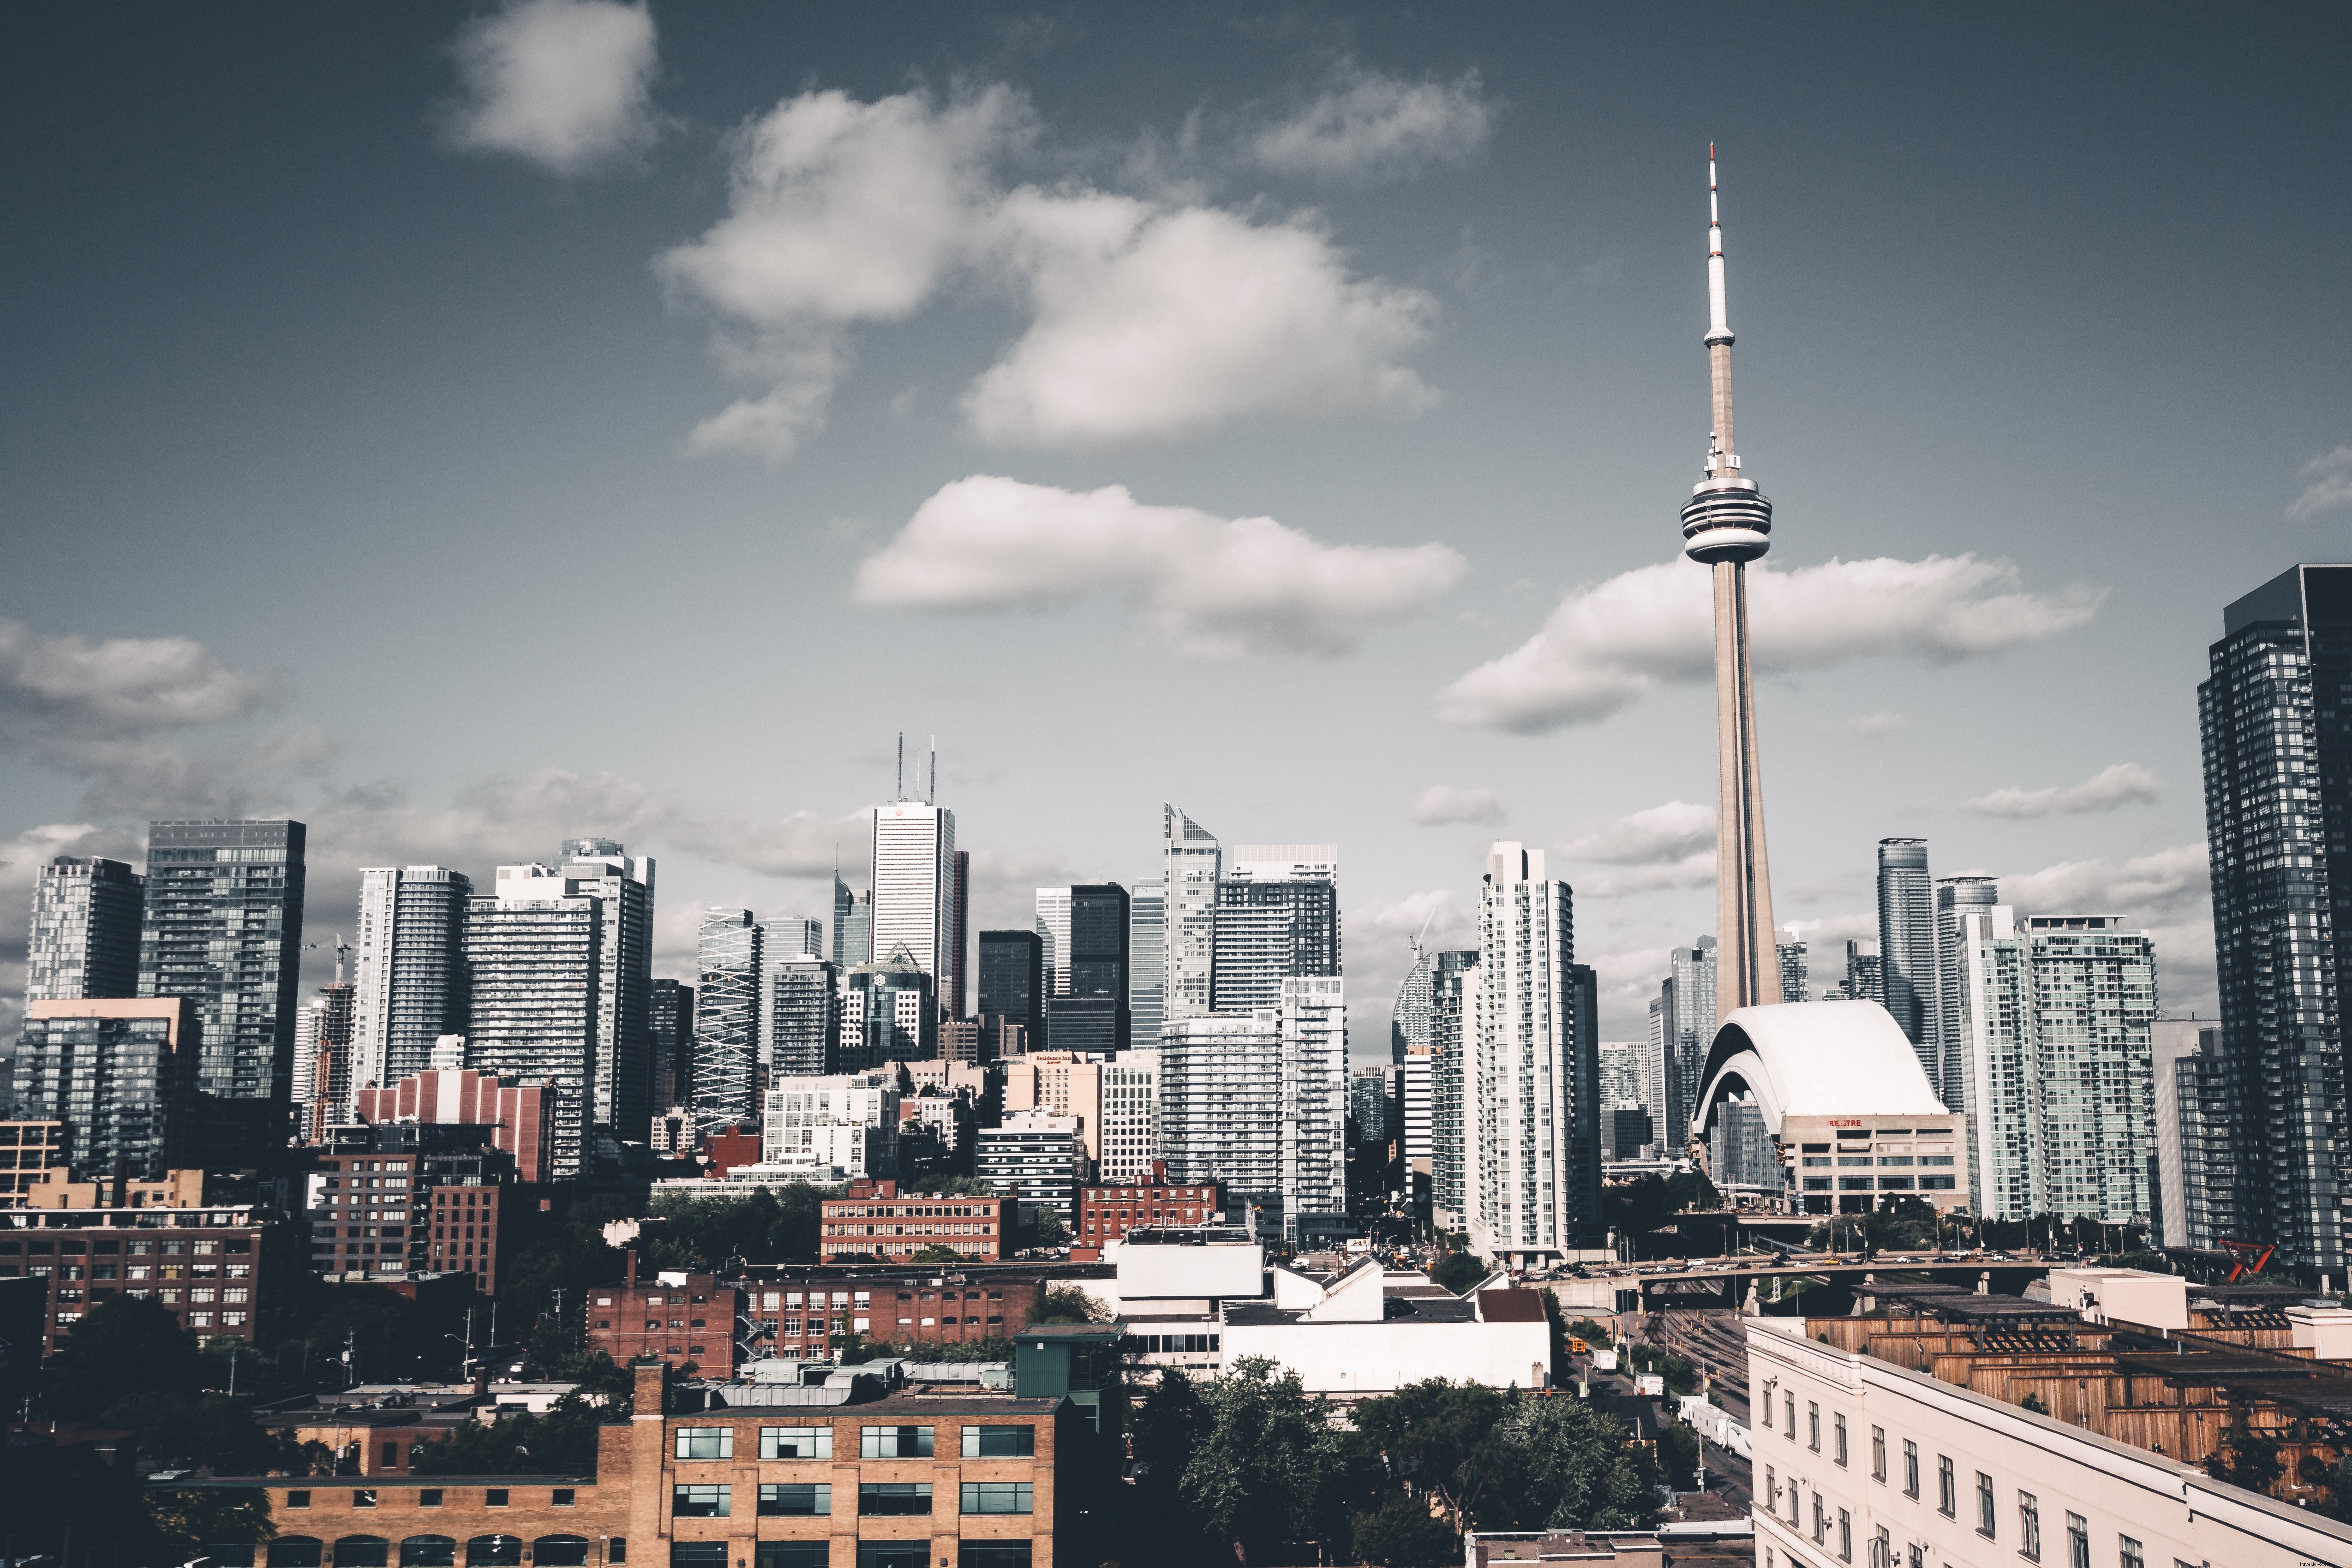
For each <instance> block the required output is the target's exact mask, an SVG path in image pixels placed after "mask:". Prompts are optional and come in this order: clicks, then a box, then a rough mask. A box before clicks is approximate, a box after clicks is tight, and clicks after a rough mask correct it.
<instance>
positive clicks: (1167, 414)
mask: <svg viewBox="0 0 2352 1568" xmlns="http://www.w3.org/2000/svg"><path fill="white" fill-rule="evenodd" d="M1036 136H1037V125H1036V121H1035V117H1034V113H1033V111H1032V110H1031V109H1030V107H1029V104H1028V101H1027V100H1026V99H1024V97H1022V95H1020V94H1019V93H1017V92H1015V91H1013V89H1010V88H1006V87H1003V86H1001V85H998V86H990V87H987V88H984V89H978V90H974V91H969V92H965V93H961V94H959V95H957V96H955V97H953V98H951V99H950V100H946V101H944V102H941V101H939V100H934V99H933V98H931V97H930V96H929V95H927V94H921V93H901V94H898V95H896V96H893V97H889V98H884V99H880V100H876V101H875V102H872V103H865V102H860V101H858V100H855V99H853V98H851V97H849V96H848V95H847V94H845V93H842V92H839V91H824V92H810V93H803V94H802V95H800V96H798V97H795V98H791V99H787V100H784V101H783V102H782V103H780V104H778V105H777V107H776V108H775V109H774V110H772V111H771V112H769V113H768V114H767V115H765V116H764V117H762V118H761V119H759V120H757V121H752V122H751V123H750V124H749V125H747V126H746V127H744V129H743V130H742V131H741V132H739V133H738V134H737V135H736V136H735V137H734V138H733V139H732V141H731V142H730V158H731V161H732V177H731V181H730V198H729V211H728V214H727V216H725V217H723V218H721V219H720V220H719V222H718V223H716V224H715V225H713V226H711V227H710V228H709V231H708V232H706V233H705V234H704V235H703V236H702V237H700V238H698V239H697V240H695V241H693V242H691V243H689V244H687V245H682V246H679V247H677V248H675V249H673V250H671V251H670V252H669V253H668V254H667V255H666V256H664V257H662V258H661V259H660V261H659V262H658V263H657V267H656V270H657V271H658V272H659V274H660V275H661V277H662V278H663V279H665V280H666V281H667V283H668V284H669V286H670V287H671V289H673V291H674V292H676V293H677V295H678V296H680V297H681V298H685V299H688V300H694V301H697V302H698V303H700V304H702V305H704V306H706V307H708V308H709V309H710V310H713V311H714V312H715V313H716V314H717V316H718V318H719V321H720V323H721V337H720V340H719V343H718V344H717V345H716V352H717V353H718V356H719V360H720V362H721V363H722V365H723V366H724V367H725V368H726V369H727V370H728V371H729V372H730V374H733V375H734V376H735V377H737V378H738V379H740V380H742V381H746V382H749V383H751V384H754V385H756V386H757V387H758V388H759V390H758V391H756V392H754V393H752V394H751V395H748V396H746V397H745V398H743V399H742V400H741V401H740V402H738V403H736V404H734V405H731V406H730V407H729V408H728V409H726V410H725V411H724V412H722V413H720V414H719V415H717V416H713V417H712V418H710V419H708V420H706V421H704V422H703V423H702V424H701V425H700V426H698V427H697V429H696V430H695V432H694V434H693V435H692V436H691V437H689V439H688V447H689V449H690V450H692V451H696V452H719V451H738V452H744V453H748V454H751V455H752V456H756V457H760V458H765V459H767V460H770V461H779V460H782V458H788V457H790V456H791V455H792V453H793V450H794V449H795V448H796V447H797V446H798V444H799V443H800V442H801V441H802V440H803V439H804V438H805V437H807V435H808V434H809V433H810V432H811V431H813V430H814V429H815V428H816V427H817V426H819V425H820V424H821V423H822V421H823V419H824V411H825V405H826V403H827V401H828V399H829V398H830V396H831V395H832V392H833V389H834V387H835V385H836V384H838V382H839V381H840V379H841V377H842V376H843V375H844V374H846V372H847V369H848V367H849V363H850V337H849V334H850V332H851V330H852V329H853V328H855V327H857V326H859V325H862V324H868V323H877V322H888V321H903V320H905V319H907V318H908V317H909V316H911V315H913V314H914V313H915V312H916V311H918V310H921V309H923V308H924V307H926V306H927V305H929V304H931V303H932V302H933V301H935V300H938V299H940V298H941V297H942V296H943V295H944V294H946V293H947V292H948V291H949V290H950V289H951V288H952V287H954V286H957V285H961V286H962V287H963V288H964V289H965V290H966V291H967V292H968V293H976V294H985V293H995V294H999V295H1006V296H1010V297H1011V298H1013V300H1015V301H1017V302H1018V303H1019V305H1020V306H1021V307H1022V308H1023V309H1024V310H1025V311H1026V313H1027V318H1028V319H1027V322H1026V325H1025V327H1024V330H1023V331H1021V332H1020V333H1019V335H1018V336H1017V337H1016V339H1015V340H1014V342H1013V343H1012V344H1011V346H1010V347H1009V348H1008V349H1007V350H1006V351H1005V353H1004V354H1003V357H1002V358H1001V359H1000V360H999V361H998V363H996V364H994V365H993V366H992V367H991V368H989V369H988V370H987V371H986V372H984V373H983V374H982V375H981V376H980V377H979V378H978V379H977V380H975V381H974V382H973V383H972V384H971V386H970V387H969V388H968V389H967V390H966V393H965V395H964V397H963V402H962V406H963V410H964V415H965V417H966V420H967V423H968V424H969V426H970V428H971V431H972V433H973V434H974V435H976V436H978V437H980V438H981V439H982V440H986V441H990V442H995V443H1002V444H1007V445H1033V446H1052V447H1071V446H1081V445H1088V444H1096V443H1102V442H1115V441H1132V440H1154V439H1166V438H1171V437H1182V436H1188V435H1193V434H1198V433H1200V432H1202V431H1207V430H1212V429H1214V428H1217V427H1218V426H1222V425H1223V424H1225V423H1227V422H1229V421H1232V420H1234V419H1240V418H1246V417H1250V416H1260V415H1265V414H1298V415H1315V414H1327V415H1328V414H1331V413H1337V412H1349V411H1355V410H1362V409H1382V410H1393V411H1400V412H1405V413H1412V412H1415V411H1417V410H1419V409H1422V408H1423V407H1426V406H1427V405H1429V404H1430V403H1431V402H1432V401H1433V397H1434V394H1433V392H1432V391H1431V390H1430V388H1429V387H1428V386H1427V385H1426V384H1424V383H1423V381H1422V380H1421V379H1420V377H1419V376H1417V375H1416V374H1414V373H1413V372H1412V370H1410V369H1408V368H1406V367H1405V366H1404V365H1402V363H1399V361H1400V358H1401V356H1402V355H1403V354H1404V353H1407V352H1408V351H1410V350H1412V349H1413V348H1414V347H1416V346H1418V345H1419V344H1420V342H1422V341H1423V339H1424V338H1425V337H1426V336H1427V334H1428V331H1429V328H1430V324H1431V321H1432V320H1433V314H1434V310H1435V305H1434V302H1433V300H1431V299H1430V298H1429V296H1427V295H1426V294H1424V293H1423V292H1421V291H1420V290H1417V289H1408V288H1402V287H1399V286H1396V285H1393V284H1389V283H1385V282H1382V281H1380V280H1378V279H1362V278H1359V277H1357V276H1355V275H1354V274H1353V273H1352V272H1351V271H1350V270H1349V267H1348V265H1347V262H1346V259H1345V258H1344V257H1343V256H1342V255H1341V254H1340V252H1339V250H1338V249H1337V248H1336V247H1334V245H1333V244H1332V242H1331V240H1330V238H1329V237H1328V236H1327V235H1326V234H1324V233H1323V232H1322V230H1321V229H1320V228H1319V227H1318V226H1315V225H1314V224H1313V223H1312V222H1311V221H1309V220H1308V219H1307V218H1305V217H1289V218H1272V219H1267V218H1261V217H1259V216H1254V215H1244V214H1242V213H1237V212H1234V211H1230V210H1227V209H1224V208H1221V207H1216V206H1213V205H1203V204H1202V202H1200V201H1199V200H1198V199H1197V198H1196V197H1193V196H1192V195H1185V194H1182V193H1173V194H1165V195H1156V196H1153V197H1150V198H1144V197H1138V196H1131V195H1120V194H1117V193H1112V192H1106V191H1101V190H1097V189H1094V188H1092V187H1090V186H1087V185H1085V184H1066V185H1061V186H1057V187H1055V188H1053V189H1044V188H1040V187H1037V186H1034V185H1021V186H1017V187H1014V186H1009V185H1008V184H1007V183H1006V182H1005V181H1004V180H1003V178H1002V175H1001V172H1000V171H1001V169H1002V167H1003V165H1004V164H1005V163H1007V162H1008V161H1009V160H1011V159H1013V158H1015V157H1017V156H1018V155H1019V154H1021V153H1023V152H1024V150H1025V149H1026V148H1028V147H1029V146H1030V145H1031V144H1032V143H1033V142H1034V140H1035V139H1036Z"/></svg>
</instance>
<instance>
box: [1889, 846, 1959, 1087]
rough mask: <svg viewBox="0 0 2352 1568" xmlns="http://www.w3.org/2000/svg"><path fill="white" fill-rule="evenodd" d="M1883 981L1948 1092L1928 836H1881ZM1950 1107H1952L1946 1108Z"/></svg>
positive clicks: (1932, 1075) (1922, 1064) (1927, 1066)
mask: <svg viewBox="0 0 2352 1568" xmlns="http://www.w3.org/2000/svg"><path fill="white" fill-rule="evenodd" d="M1878 957H1879V963H1880V964H1881V966H1882V967H1881V969H1880V972H1879V984H1880V986H1881V988H1882V989H1883V991H1884V993H1885V994H1884V996H1883V998H1882V1000H1883V1001H1884V1002H1885V1007H1886V1010H1887V1011H1888V1012H1889V1013H1892V1014H1894V1015H1895V1023H1896V1024H1897V1025H1898V1026H1901V1028H1902V1030H1903V1032H1904V1034H1905V1035H1906V1036H1908V1037H1910V1040H1911V1048H1912V1049H1913V1050H1915V1051H1916V1052H1918V1053H1919V1070H1920V1071H1922V1072H1924V1073H1926V1074H1927V1085H1928V1087H1929V1088H1931V1089H1934V1090H1935V1091H1936V1093H1937V1096H1938V1097H1939V1098H1940V1097H1941V1096H1942V1094H1943V1092H1944V1046H1943V1015H1942V1011H1941V1008H1940V1005H1939V1003H1938V1001H1937V994H1936V886H1935V883H1934V881H1933V880H1932V879H1930V878H1929V877H1928V875H1927V840H1926V839H1924V838H1882V839H1880V840H1879V841H1878ZM1947 1109H1949V1108H1947Z"/></svg>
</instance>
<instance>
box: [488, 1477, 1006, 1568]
mask: <svg viewBox="0 0 2352 1568" xmlns="http://www.w3.org/2000/svg"><path fill="white" fill-rule="evenodd" d="M958 1490H959V1492H960V1493H961V1497H960V1498H959V1500H958V1503H959V1506H958V1508H957V1511H958V1512H959V1513H1034V1511H1036V1508H1035V1499H1036V1493H1035V1490H1034V1483H1033V1482H1030V1481H964V1482H961V1484H960V1485H959V1487H958ZM733 1501H734V1494H733V1491H732V1490H731V1489H730V1488H729V1487H728V1486H726V1485H725V1484H724V1483H719V1482H713V1483H709V1484H705V1483H701V1482H691V1481H689V1482H681V1483H679V1484H678V1485H677V1486H675V1487H673V1488H671V1489H670V1512H671V1514H672V1515H673V1516H674V1517H676V1518H678V1519H726V1518H728V1517H730V1515H731V1514H732V1513H733V1512H734V1508H733ZM857 1511H858V1513H859V1514H860V1515H861V1516H864V1517H867V1518H872V1517H877V1516H881V1517H888V1516H891V1515H903V1514H928V1513H929V1512H930V1511H931V1483H930V1482H929V1481H860V1482H859V1483H858V1485H857ZM832 1512H833V1487H832V1485H831V1484H830V1483H829V1482H824V1481H816V1482H791V1481H787V1482H782V1483H769V1482H764V1481H763V1482H761V1485H760V1502H759V1513H760V1517H761V1519H793V1518H808V1517H812V1516H823V1515H827V1514H830V1513H832ZM445 1568H446V1565H445Z"/></svg>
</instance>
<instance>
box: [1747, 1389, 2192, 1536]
mask: <svg viewBox="0 0 2352 1568" xmlns="http://www.w3.org/2000/svg"><path fill="white" fill-rule="evenodd" d="M1780 1399H1781V1405H1780V1409H1781V1420H1782V1429H1783V1431H1784V1432H1785V1433H1786V1434H1787V1436H1788V1438H1789V1440H1790V1442H1792V1443H1793V1442H1795V1441H1796V1439H1797V1396H1796V1395H1795V1394H1792V1393H1786V1392H1784V1393H1783V1394H1781V1396H1780ZM1759 1409H1760V1410H1761V1412H1762V1416H1763V1424H1764V1426H1766V1427H1767V1428H1769V1427H1770V1426H1771V1425H1772V1401H1771V1399H1770V1397H1769V1394H1768V1396H1767V1397H1766V1398H1765V1399H1764V1400H1763V1401H1762V1402H1761V1404H1760V1405H1759ZM1805 1428H1806V1446H1807V1447H1810V1448H1811V1450H1812V1451H1813V1452H1814V1453H1816V1454H1818V1453H1820V1452H1821V1451H1822V1407H1821V1406H1820V1405H1817V1404H1815V1403H1813V1402H1812V1401H1811V1400H1808V1401H1807V1402H1806V1404H1805ZM1830 1431H1831V1452H1830V1457H1831V1458H1832V1460H1833V1461H1834V1462H1835V1463H1836V1464H1838V1465H1839V1466H1840V1467H1843V1466H1844V1465H1845V1464H1846V1463H1847V1440H1846V1424H1845V1416H1844V1415H1843V1414H1836V1415H1832V1417H1831V1428H1830ZM1919 1458H1920V1456H1919V1445H1918V1444H1917V1443H1916V1442H1914V1441H1912V1440H1911V1439H1910V1438H1908V1437H1906V1438H1905V1439H1903V1495H1904V1496H1905V1497H1907V1498H1910V1499H1911V1500H1914V1501H1917V1500H1920V1466H1919ZM1870 1479H1873V1480H1874V1481H1877V1482H1878V1483H1879V1484H1881V1485H1882V1486H1883V1485H1885V1483H1886V1479H1887V1477H1886V1428H1885V1427H1884V1426H1873V1427H1872V1428H1871V1429H1870ZM1764 1485H1765V1496H1766V1498H1767V1499H1768V1500H1769V1502H1768V1506H1769V1507H1770V1508H1771V1510H1773V1512H1775V1513H1778V1512H1779V1511H1780V1483H1779V1480H1778V1478H1776V1477H1775V1476H1774V1475H1773V1471H1772V1467H1771V1466H1769V1465H1767V1466H1766V1467H1765V1468H1764ZM1797 1489H1798V1488H1797V1481H1796V1479H1795V1478H1794V1477H1791V1478H1790V1481H1789V1522H1790V1524H1796V1523H1798V1522H1799V1521H1798V1514H1797ZM1936 1511H1937V1512H1938V1513H1940V1514H1942V1515H1943V1516H1944V1517H1945V1518H1947V1519H1951V1520H1957V1519H1958V1518H1959V1517H1960V1490H1959V1472H1958V1468H1957V1467H1956V1466H1955V1465H1954V1464H1953V1463H1952V1459H1951V1457H1950V1456H1949V1455H1948V1454H1938V1455H1937V1456H1936ZM2017 1517H2018V1547H2017V1551H2018V1555H2019V1556H2021V1557H2022V1558H2024V1559H2025V1560H2026V1561H2027V1562H2029V1563H2039V1562H2041V1561H2042V1504H2041V1500H2039V1499H2038V1498H2036V1497H2035V1496H2034V1495H2033V1494H2032V1492H2028V1491H2020V1492H2019V1493H2018V1494H2017ZM1828 1529H1829V1525H1828V1521H1827V1518H1826V1517H1825V1505H1824V1504H1823V1502H1822V1494H1821V1493H1820V1491H1819V1490H1816V1491H1815V1492H1814V1493H1813V1519H1812V1535H1813V1541H1814V1543H1815V1544H1816V1545H1822V1544H1826V1543H1827V1535H1828ZM1976 1530H1977V1533H1978V1534H1979V1535H1981V1536H1983V1537H1984V1538H1985V1539H1986V1540H1987V1541H1997V1540H1999V1539H2000V1505H1999V1502H1998V1500H1997V1499H1996V1497H1995V1495H1994V1487H1993V1479H1992V1477H1991V1476H1990V1475H1988V1474H1987V1473H1985V1472H1984V1471H1982V1470H1979V1471H1977V1472H1976ZM1837 1537H1838V1558H1839V1560H1840V1561H1841V1562H1845V1563H1851V1562H1853V1519H1852V1517H1851V1515H1849V1514H1848V1512H1847V1510H1844V1509H1840V1510H1837ZM2116 1542H2117V1545H2116V1563H2117V1568H2146V1563H2145V1562H2144V1554H2143V1552H2142V1551H2141V1548H2140V1543H2139V1542H2137V1541H2136V1540H2134V1539H2133V1538H2132V1537H2130V1536H2128V1535H2122V1534H2118V1535H2117V1536H2116ZM1769 1557H1770V1553H1769V1552H1767V1553H1766V1558H1767V1564H1768V1568H1769ZM1910 1558H1911V1561H1910V1565H1909V1568H1922V1565H1923V1564H1924V1563H1926V1561H1927V1554H1926V1548H1924V1547H1921V1546H1917V1545H1914V1546H1913V1547H1912V1548H1911V1550H1910ZM1871 1568H1895V1563H1894V1559H1893V1547H1892V1545H1891V1543H1890V1542H1889V1539H1888V1536H1887V1532H1886V1531H1885V1530H1881V1531H1878V1535H1877V1539H1876V1540H1875V1541H1874V1542H1872V1543H1871ZM2066 1568H2091V1535H2090V1523H2089V1521H2087V1520H2085V1519H2084V1517H2083V1516H2082V1515H2081V1514H2079V1513H2073V1512H2070V1513H2068V1514H2067V1515H2066Z"/></svg>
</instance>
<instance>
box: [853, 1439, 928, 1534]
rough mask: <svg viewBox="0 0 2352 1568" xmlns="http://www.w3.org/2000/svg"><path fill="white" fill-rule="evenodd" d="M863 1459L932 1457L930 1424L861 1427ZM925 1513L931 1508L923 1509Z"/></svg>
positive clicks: (859, 1456)
mask: <svg viewBox="0 0 2352 1568" xmlns="http://www.w3.org/2000/svg"><path fill="white" fill-rule="evenodd" d="M857 1457H858V1458H861V1459H928V1458H930V1457H931V1429H930V1428H929V1426H866V1427H862V1428H860V1429H859V1435H858V1441H857ZM923 1511H924V1512H925V1513H929V1512H930V1511H931V1510H929V1509H928V1508H927V1509H925V1510H923Z"/></svg>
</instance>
